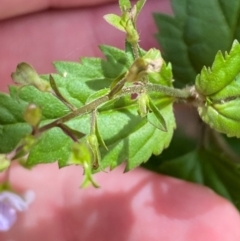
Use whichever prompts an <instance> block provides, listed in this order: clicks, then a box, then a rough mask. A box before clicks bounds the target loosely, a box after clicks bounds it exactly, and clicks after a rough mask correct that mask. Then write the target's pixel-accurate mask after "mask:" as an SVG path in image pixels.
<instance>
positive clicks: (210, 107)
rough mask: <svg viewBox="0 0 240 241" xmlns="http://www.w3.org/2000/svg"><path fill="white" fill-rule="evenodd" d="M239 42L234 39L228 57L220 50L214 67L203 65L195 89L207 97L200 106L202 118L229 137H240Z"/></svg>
mask: <svg viewBox="0 0 240 241" xmlns="http://www.w3.org/2000/svg"><path fill="white" fill-rule="evenodd" d="M239 73H240V44H239V43H238V42H237V41H235V42H234V43H233V46H232V49H231V51H230V53H229V54H227V53H226V55H225V58H224V57H223V56H222V54H221V53H220V52H219V53H218V54H217V56H216V58H215V60H214V63H213V66H212V68H211V69H206V68H203V70H202V71H201V74H200V75H198V76H197V79H196V89H197V91H198V92H200V93H201V94H202V95H204V96H205V98H206V100H205V101H204V102H203V104H201V105H200V106H199V107H198V111H199V114H200V116H201V118H202V119H203V120H204V121H205V122H206V123H208V124H209V125H210V126H211V127H212V128H214V129H216V130H217V131H219V132H221V133H224V134H227V135H228V136H229V137H233V136H236V137H240V122H239V121H240V114H239V113H240V112H239V104H240V99H239V97H240V95H239V87H240V82H239V81H240V79H239Z"/></svg>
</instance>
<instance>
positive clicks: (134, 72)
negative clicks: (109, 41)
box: [125, 58, 148, 82]
mask: <svg viewBox="0 0 240 241" xmlns="http://www.w3.org/2000/svg"><path fill="white" fill-rule="evenodd" d="M147 69H148V64H147V63H146V61H145V60H144V59H143V58H138V59H136V60H135V61H134V63H133V64H132V66H131V67H130V69H129V71H128V73H127V75H126V77H125V78H126V81H127V82H136V81H140V79H141V78H142V77H143V76H144V75H145V74H146V71H147Z"/></svg>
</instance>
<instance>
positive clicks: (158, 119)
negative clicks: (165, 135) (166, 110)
mask: <svg viewBox="0 0 240 241" xmlns="http://www.w3.org/2000/svg"><path fill="white" fill-rule="evenodd" d="M149 109H150V110H151V111H152V112H151V113H148V116H147V119H148V121H149V123H151V124H152V125H154V126H155V127H156V128H158V129H160V130H162V131H167V124H166V122H165V119H164V118H163V116H162V114H161V113H160V111H159V109H158V108H157V107H156V106H155V104H154V103H153V101H152V100H151V99H150V98H149Z"/></svg>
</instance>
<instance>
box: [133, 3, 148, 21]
mask: <svg viewBox="0 0 240 241" xmlns="http://www.w3.org/2000/svg"><path fill="white" fill-rule="evenodd" d="M146 1H147V0H138V1H137V3H136V7H137V16H138V15H139V13H140V12H141V11H142V8H143V7H144V5H145V3H146ZM137 16H136V18H137Z"/></svg>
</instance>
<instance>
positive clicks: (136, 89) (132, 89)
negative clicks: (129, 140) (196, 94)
mask: <svg viewBox="0 0 240 241" xmlns="http://www.w3.org/2000/svg"><path fill="white" fill-rule="evenodd" d="M145 91H147V92H148V93H150V92H160V93H163V94H165V95H166V96H169V97H174V98H176V99H182V100H186V99H188V98H190V97H191V92H190V91H188V90H187V89H183V90H181V89H174V88H172V87H167V86H163V85H158V84H146V85H133V86H129V87H124V88H122V90H120V91H119V92H118V93H117V94H116V95H115V96H114V98H119V97H122V96H125V95H129V94H135V93H136V94H141V93H142V92H145ZM108 100H110V98H109V94H107V95H104V96H102V97H100V98H98V99H96V100H94V101H92V102H90V103H88V104H86V105H84V106H82V107H80V108H78V109H76V110H74V111H72V112H71V113H69V114H67V115H65V116H63V117H61V118H59V119H57V120H55V121H53V122H51V123H49V124H46V125H44V126H42V127H40V128H39V129H38V131H37V134H41V133H42V132H44V131H47V130H49V129H51V128H53V127H55V126H58V125H59V124H61V123H65V122H67V121H69V120H71V119H73V118H75V117H77V116H80V115H83V114H87V113H89V112H91V111H93V110H95V109H97V108H98V107H99V106H100V105H102V104H104V103H106V102H107V101H108Z"/></svg>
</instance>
